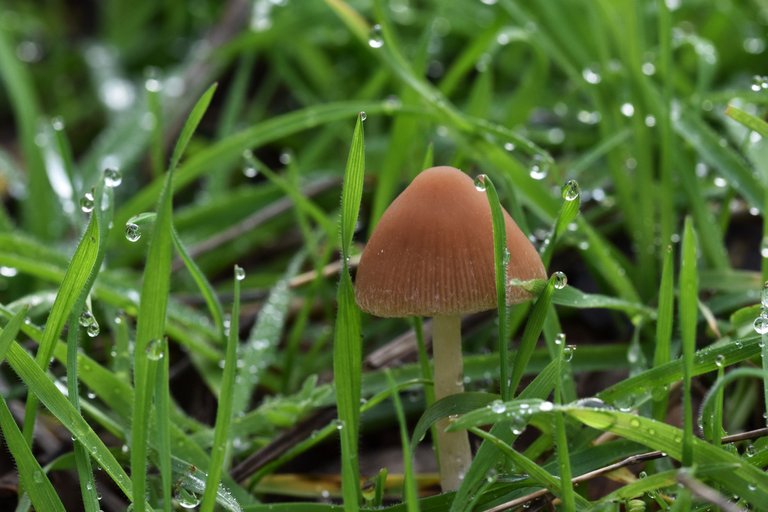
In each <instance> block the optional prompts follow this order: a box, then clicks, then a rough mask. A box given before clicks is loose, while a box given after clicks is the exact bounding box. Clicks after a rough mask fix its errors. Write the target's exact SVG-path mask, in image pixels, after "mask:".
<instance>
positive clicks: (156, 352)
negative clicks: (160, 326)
mask: <svg viewBox="0 0 768 512" xmlns="http://www.w3.org/2000/svg"><path fill="white" fill-rule="evenodd" d="M162 358H163V340H162V339H160V338H157V339H154V340H152V341H150V342H149V345H147V359H149V360H151V361H159V360H161V359H162Z"/></svg>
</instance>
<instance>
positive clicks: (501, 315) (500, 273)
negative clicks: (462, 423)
mask: <svg viewBox="0 0 768 512" xmlns="http://www.w3.org/2000/svg"><path fill="white" fill-rule="evenodd" d="M475 183H480V186H482V187H484V188H485V195H486V197H487V198H488V204H489V205H490V208H491V226H492V228H493V269H494V273H495V276H496V304H497V311H498V322H499V329H498V334H497V336H498V340H497V343H498V347H499V368H500V371H499V375H500V377H499V378H500V381H499V382H500V388H501V399H502V400H505V401H506V400H509V398H510V393H511V392H512V391H511V389H510V387H509V384H510V382H511V379H510V372H509V340H508V332H509V308H508V307H507V266H508V264H509V250H508V249H507V229H506V225H505V221H504V214H503V213H502V210H501V204H500V203H499V195H498V193H497V192H496V186H495V185H494V184H493V181H492V180H491V178H490V177H488V176H486V175H485V174H481V175H479V176H478V177H477V178H475Z"/></svg>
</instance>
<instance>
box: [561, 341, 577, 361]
mask: <svg viewBox="0 0 768 512" xmlns="http://www.w3.org/2000/svg"><path fill="white" fill-rule="evenodd" d="M574 352H576V345H568V346H566V347H565V348H564V349H563V359H564V360H565V362H571V361H572V360H573V353H574Z"/></svg>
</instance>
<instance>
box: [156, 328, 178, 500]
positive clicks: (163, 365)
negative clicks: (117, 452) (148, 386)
mask: <svg viewBox="0 0 768 512" xmlns="http://www.w3.org/2000/svg"><path fill="white" fill-rule="evenodd" d="M156 357H157V358H158V359H157V360H156V361H153V362H152V364H153V365H154V366H155V370H154V374H155V379H154V380H155V383H154V385H155V391H154V393H155V425H156V426H155V446H156V447H157V466H158V468H159V469H160V486H161V489H160V494H161V495H162V500H163V510H164V511H165V512H171V505H172V503H171V488H172V487H173V481H172V478H173V477H172V470H171V452H172V449H171V448H172V447H171V390H170V382H171V381H170V361H169V358H170V356H169V354H168V338H166V337H163V338H161V339H160V347H159V349H158V351H157V352H156Z"/></svg>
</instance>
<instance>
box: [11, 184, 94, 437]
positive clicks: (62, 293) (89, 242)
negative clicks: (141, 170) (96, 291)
mask: <svg viewBox="0 0 768 512" xmlns="http://www.w3.org/2000/svg"><path fill="white" fill-rule="evenodd" d="M103 190H104V181H103V180H102V181H100V182H99V185H98V186H97V187H96V191H95V193H94V197H95V198H97V204H96V205H95V206H94V208H93V212H92V214H91V220H90V222H89V223H88V226H87V227H86V230H85V233H84V234H83V237H82V238H81V239H80V243H79V244H78V246H77V249H75V254H74V255H73V256H72V260H71V263H70V264H69V266H68V267H67V270H66V273H65V274H64V279H63V280H62V282H61V285H60V286H59V291H58V292H57V293H56V299H55V300H54V302H53V306H52V307H51V312H50V314H49V315H48V319H47V320H46V323H45V331H43V339H42V340H40V346H39V347H38V349H37V355H36V357H35V359H36V360H37V364H38V365H39V366H40V368H43V369H44V368H47V367H48V364H49V362H50V360H51V355H52V354H53V349H54V346H55V345H56V340H57V339H58V337H59V333H61V330H62V328H63V327H64V324H65V323H66V321H67V317H68V316H69V315H70V313H71V312H72V309H73V308H74V306H75V303H76V302H77V301H78V299H79V298H80V297H81V296H82V295H84V294H86V293H87V292H88V290H89V289H90V287H91V285H92V284H93V280H94V279H95V277H96V272H97V269H98V265H99V261H100V259H101V254H102V253H103V247H100V245H101V240H102V236H103V234H104V226H103V225H102V221H103V219H102V216H101V195H102V192H103ZM37 405H38V402H37V398H36V397H34V396H33V395H30V396H29V397H28V399H27V406H26V410H25V414H24V436H25V438H26V439H27V441H31V440H32V430H33V428H34V424H35V418H36V416H37Z"/></svg>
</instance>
